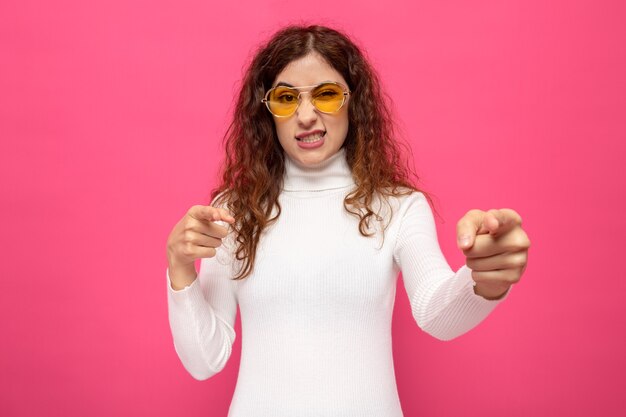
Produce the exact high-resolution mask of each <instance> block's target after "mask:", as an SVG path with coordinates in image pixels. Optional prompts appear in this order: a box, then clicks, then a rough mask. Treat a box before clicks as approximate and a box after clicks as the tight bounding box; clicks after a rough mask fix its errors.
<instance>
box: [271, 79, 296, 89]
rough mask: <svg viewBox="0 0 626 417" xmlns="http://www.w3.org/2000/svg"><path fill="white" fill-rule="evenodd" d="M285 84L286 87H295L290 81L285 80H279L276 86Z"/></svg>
mask: <svg viewBox="0 0 626 417" xmlns="http://www.w3.org/2000/svg"><path fill="white" fill-rule="evenodd" d="M283 85H284V86H285V87H291V88H293V87H294V86H293V85H291V84H289V83H286V82H284V81H280V82H278V83H277V84H276V85H275V86H274V87H281V86H283Z"/></svg>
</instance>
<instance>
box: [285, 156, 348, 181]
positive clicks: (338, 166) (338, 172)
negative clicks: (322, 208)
mask: <svg viewBox="0 0 626 417" xmlns="http://www.w3.org/2000/svg"><path fill="white" fill-rule="evenodd" d="M349 185H354V179H353V177H352V170H351V169H350V166H349V165H348V161H347V160H346V150H345V148H341V149H339V151H337V153H335V154H334V155H332V156H331V157H330V158H328V159H326V160H325V161H323V162H321V163H319V164H316V165H313V166H305V165H302V164H301V163H300V162H298V161H295V160H294V159H292V158H291V157H289V155H287V154H286V153H285V176H284V182H283V189H284V190H285V191H323V190H332V189H335V188H343V187H347V186H349Z"/></svg>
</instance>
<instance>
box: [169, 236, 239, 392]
mask: <svg viewBox="0 0 626 417" xmlns="http://www.w3.org/2000/svg"><path fill="white" fill-rule="evenodd" d="M230 260H231V257H230V255H229V254H228V251H227V249H225V245H222V246H219V247H218V248H217V254H216V256H215V257H212V258H204V259H202V261H201V266H200V271H199V273H198V277H197V278H196V280H195V281H193V283H191V285H189V286H187V287H185V288H183V289H181V290H174V289H173V288H172V284H171V280H170V277H169V269H168V270H167V271H166V276H167V294H168V295H167V299H168V316H169V323H170V329H171V331H172V337H173V341H174V347H175V350H176V353H177V354H178V357H179V358H180V360H181V362H182V364H183V366H184V367H185V369H186V370H187V371H188V372H189V373H190V374H191V376H193V377H194V378H195V379H198V380H204V379H207V378H210V377H211V376H213V375H215V374H216V373H218V372H220V371H221V370H222V369H223V368H224V366H225V365H226V362H227V361H228V359H229V358H230V354H231V351H232V345H233V342H234V341H235V330H234V323H235V318H236V315H237V297H236V292H235V282H234V281H232V280H231V278H232V276H231V271H232V263H231V262H230Z"/></svg>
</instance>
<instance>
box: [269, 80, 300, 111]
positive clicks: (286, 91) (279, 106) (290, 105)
mask: <svg viewBox="0 0 626 417" xmlns="http://www.w3.org/2000/svg"><path fill="white" fill-rule="evenodd" d="M268 104H269V108H270V111H271V112H272V113H273V114H275V115H276V116H289V115H290V114H292V113H293V112H294V111H295V110H296V108H297V107H298V90H296V89H294V88H289V87H282V86H281V87H276V88H274V89H273V90H272V91H271V93H270V94H269V97H268Z"/></svg>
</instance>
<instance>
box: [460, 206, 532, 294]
mask: <svg viewBox="0 0 626 417" xmlns="http://www.w3.org/2000/svg"><path fill="white" fill-rule="evenodd" d="M456 235H457V244H458V246H459V249H461V250H462V251H463V253H464V254H465V257H466V258H467V260H466V262H465V263H466V265H467V266H468V267H469V268H470V269H471V270H472V279H473V280H474V281H475V282H476V286H475V287H474V292H475V293H476V294H478V295H480V296H482V297H484V298H486V299H490V300H495V299H499V298H500V297H502V296H504V294H505V293H506V292H507V291H508V289H509V287H510V286H511V285H512V284H515V283H517V282H518V281H519V280H520V278H521V276H522V274H523V273H524V270H525V269H526V263H527V260H528V248H529V247H530V240H529V239H528V236H527V235H526V232H524V230H523V229H522V218H521V217H520V215H519V214H517V212H515V211H514V210H511V209H507V208H503V209H499V210H495V209H491V210H488V211H482V210H477V209H474V210H470V211H468V212H467V213H466V214H465V215H464V216H463V217H462V218H461V220H459V221H458V223H457V225H456Z"/></svg>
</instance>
